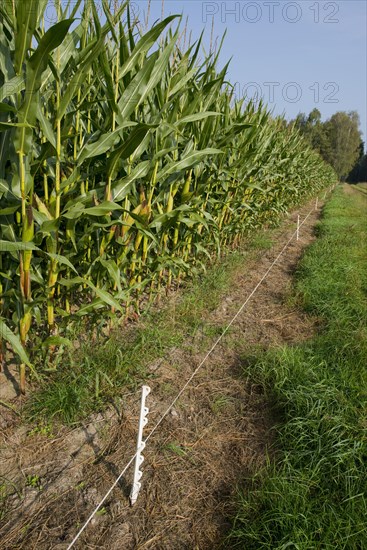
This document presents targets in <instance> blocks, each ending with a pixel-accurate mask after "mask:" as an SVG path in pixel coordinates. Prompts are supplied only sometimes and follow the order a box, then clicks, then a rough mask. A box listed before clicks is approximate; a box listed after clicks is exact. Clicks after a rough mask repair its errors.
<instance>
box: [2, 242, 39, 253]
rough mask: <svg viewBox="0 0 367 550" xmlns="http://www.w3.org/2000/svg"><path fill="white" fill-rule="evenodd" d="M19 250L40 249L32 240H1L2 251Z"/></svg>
mask: <svg viewBox="0 0 367 550" xmlns="http://www.w3.org/2000/svg"><path fill="white" fill-rule="evenodd" d="M18 250H39V248H38V247H37V246H36V245H35V244H33V243H32V242H19V241H18V242H11V241H3V240H0V252H17V251H18Z"/></svg>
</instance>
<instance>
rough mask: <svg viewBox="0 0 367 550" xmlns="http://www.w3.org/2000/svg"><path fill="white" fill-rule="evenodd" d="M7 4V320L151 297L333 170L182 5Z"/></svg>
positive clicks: (2, 191)
mask: <svg viewBox="0 0 367 550" xmlns="http://www.w3.org/2000/svg"><path fill="white" fill-rule="evenodd" d="M47 5H48V0H27V1H25V0H10V1H6V0H5V1H3V2H2V3H1V4H0V15H1V18H0V45H1V51H0V197H1V206H0V251H1V257H0V315H1V317H0V334H1V336H2V342H1V346H2V349H3V350H5V347H6V346H5V343H6V342H7V344H8V345H10V346H11V347H12V349H13V351H14V352H15V353H16V354H17V355H18V357H19V361H20V380H21V388H22V391H23V392H24V388H25V375H26V369H27V367H29V368H30V369H33V368H34V367H33V366H32V353H31V348H32V345H31V343H32V333H33V334H36V333H37V334H41V335H43V338H44V339H45V343H46V346H47V345H48V346H51V347H52V346H57V345H61V344H62V343H63V338H62V337H61V336H60V334H59V332H58V326H60V325H61V324H62V323H65V322H69V321H70V322H71V321H75V320H77V319H79V318H80V317H82V316H88V315H89V316H90V315H98V316H101V315H102V314H103V315H111V316H125V315H126V312H128V311H129V310H132V309H135V310H136V311H139V308H140V303H141V300H142V299H143V297H144V299H145V300H147V299H150V300H153V299H154V298H155V296H157V295H159V292H160V289H162V288H163V287H168V288H169V287H170V285H172V283H173V282H174V281H176V282H177V281H180V280H181V279H182V278H183V277H185V276H187V275H189V274H191V273H192V272H193V271H195V270H198V269H201V268H202V266H203V263H204V261H205V260H206V258H213V257H216V256H217V255H218V254H220V253H221V251H222V249H225V248H226V247H228V246H235V245H236V244H237V242H238V241H239V239H240V238H241V236H242V235H244V234H248V233H249V232H251V231H254V230H255V229H256V228H259V227H261V226H263V225H264V224H267V223H270V222H271V221H272V220H274V219H275V218H277V217H278V216H279V215H280V214H281V213H284V212H286V211H287V210H288V209H289V208H290V207H291V206H292V205H295V204H299V203H300V202H301V201H302V200H304V199H305V198H307V197H309V196H312V195H314V194H315V193H317V191H318V190H320V189H322V188H324V187H325V186H326V185H330V184H332V183H334V182H335V174H334V172H333V171H332V169H331V168H330V167H329V166H328V165H326V164H325V163H323V161H322V160H321V158H320V157H319V156H318V155H317V154H316V153H315V152H313V151H312V150H311V149H310V148H309V147H308V146H307V145H306V144H305V142H304V141H303V139H302V138H301V137H300V135H299V134H298V132H297V131H296V130H295V129H294V128H292V127H289V126H287V124H286V123H285V121H284V120H283V119H282V118H280V117H273V116H272V115H271V114H270V112H269V111H268V109H267V107H266V106H264V105H263V104H261V102H260V103H259V104H256V105H254V104H253V103H252V102H249V101H247V102H246V101H245V100H244V99H238V98H235V97H234V93H233V87H232V86H231V85H230V83H228V82H227V80H226V72H227V67H228V66H225V67H224V68H223V69H218V68H217V66H218V56H219V52H218V51H214V52H213V51H211V52H209V54H206V55H205V54H204V53H203V47H202V39H199V40H198V41H197V42H195V43H192V44H190V43H188V44H187V45H186V39H185V33H184V31H182V30H181V26H180V17H178V16H170V17H167V18H166V19H164V20H162V21H159V22H157V23H156V24H154V25H153V26H151V28H149V29H148V28H145V26H144V25H142V24H141V22H140V21H139V20H136V19H135V20H134V19H133V17H132V16H131V13H130V9H129V4H128V2H127V3H124V4H122V5H118V6H116V5H114V6H111V5H110V3H109V2H108V0H103V1H102V3H101V4H100V5H99V6H98V8H103V16H101V14H100V12H99V11H98V10H97V5H96V3H95V2H94V0H85V1H82V0H79V1H78V2H75V1H73V2H72V3H71V2H70V5H67V6H66V5H65V4H64V3H63V5H62V4H61V3H60V1H58V0H56V1H55V10H56V12H57V18H58V19H57V21H58V22H57V23H56V24H54V25H52V27H51V28H46V26H45V10H46V8H47Z"/></svg>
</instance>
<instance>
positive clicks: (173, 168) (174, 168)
mask: <svg viewBox="0 0 367 550" xmlns="http://www.w3.org/2000/svg"><path fill="white" fill-rule="evenodd" d="M222 153H223V151H221V150H220V149H212V148H208V149H203V150H202V151H190V153H189V154H188V155H186V156H185V157H183V158H182V159H181V160H179V161H177V162H175V161H172V162H170V163H168V164H167V165H166V166H165V167H164V168H162V170H160V171H159V172H158V174H157V180H158V181H160V180H163V179H165V178H166V177H167V176H169V175H170V174H173V173H174V172H181V171H182V170H185V169H187V168H191V167H192V166H194V165H195V164H197V163H198V162H201V161H202V160H204V159H205V158H207V157H209V156H211V155H219V154H222Z"/></svg>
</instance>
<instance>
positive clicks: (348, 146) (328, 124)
mask: <svg viewBox="0 0 367 550" xmlns="http://www.w3.org/2000/svg"><path fill="white" fill-rule="evenodd" d="M290 125H294V126H296V127H297V128H298V129H299V130H300V132H301V133H302V135H303V136H304V137H305V138H306V139H307V140H308V141H309V142H310V144H311V146H312V147H313V148H314V149H315V150H316V151H318V152H319V153H320V155H321V156H322V157H323V159H324V160H326V162H328V163H329V164H331V166H332V167H333V168H334V170H335V171H336V173H337V174H338V176H339V178H340V179H341V180H343V181H348V182H350V183H357V182H360V181H367V154H365V152H364V142H363V141H362V136H361V132H360V130H359V115H358V113H357V112H356V111H350V112H348V113H346V112H344V111H339V112H337V113H335V114H334V115H333V116H332V117H331V118H329V119H328V120H326V121H325V122H322V121H321V113H320V111H319V110H318V109H313V110H312V111H311V112H310V114H309V115H308V116H307V115H306V114H305V113H299V114H298V115H297V117H296V119H295V120H291V121H290Z"/></svg>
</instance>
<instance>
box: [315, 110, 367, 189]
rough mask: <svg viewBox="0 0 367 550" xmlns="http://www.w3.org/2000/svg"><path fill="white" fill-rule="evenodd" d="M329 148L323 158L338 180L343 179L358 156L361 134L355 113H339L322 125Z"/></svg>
mask: <svg viewBox="0 0 367 550" xmlns="http://www.w3.org/2000/svg"><path fill="white" fill-rule="evenodd" d="M324 126H325V132H326V136H327V141H328V142H329V145H330V147H329V148H328V150H327V151H325V152H324V155H325V156H324V155H323V156H324V158H325V160H326V161H327V162H329V164H331V166H332V167H333V168H334V170H335V171H336V173H337V174H338V176H339V177H340V179H345V178H346V177H347V176H348V174H349V172H350V170H351V169H352V168H353V166H354V165H355V163H356V161H357V159H358V157H359V154H360V143H361V133H360V130H359V116H358V113H357V112H356V111H350V112H349V113H346V112H343V111H339V112H338V113H335V114H334V115H333V116H332V117H331V118H330V119H329V120H327V121H326V122H325V123H324Z"/></svg>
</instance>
